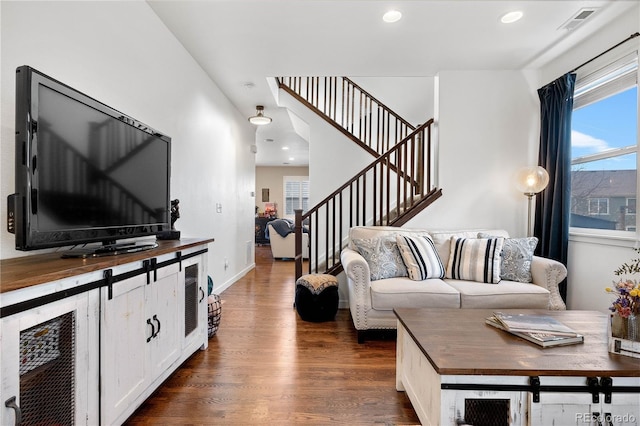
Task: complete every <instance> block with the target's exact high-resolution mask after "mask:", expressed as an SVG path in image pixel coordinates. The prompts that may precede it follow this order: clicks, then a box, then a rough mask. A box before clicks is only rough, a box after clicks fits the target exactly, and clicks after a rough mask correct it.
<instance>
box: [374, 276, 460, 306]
mask: <svg viewBox="0 0 640 426" xmlns="http://www.w3.org/2000/svg"><path fill="white" fill-rule="evenodd" d="M371 307H372V308H373V309H376V310H384V311H391V310H393V308H455V309H457V308H459V307H460V294H459V293H458V291H457V290H455V289H454V288H453V287H451V286H450V285H448V284H446V283H445V282H444V281H443V280H440V279H437V278H434V279H428V280H424V281H412V280H410V279H408V278H388V279H386V280H378V281H372V282H371Z"/></svg>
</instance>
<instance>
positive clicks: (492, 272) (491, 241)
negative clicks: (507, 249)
mask: <svg viewBox="0 0 640 426" xmlns="http://www.w3.org/2000/svg"><path fill="white" fill-rule="evenodd" d="M503 244H504V238H502V237H500V238H456V237H451V253H450V254H449V263H448V265H447V278H453V279H458V280H471V281H478V282H483V283H493V284H495V283H498V282H500V253H501V252H502V246H503Z"/></svg>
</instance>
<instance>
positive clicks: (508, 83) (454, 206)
mask: <svg viewBox="0 0 640 426" xmlns="http://www.w3.org/2000/svg"><path fill="white" fill-rule="evenodd" d="M435 81H436V84H437V87H436V88H435V93H436V96H437V98H436V99H435V103H436V104H435V108H434V111H435V126H436V129H437V135H438V136H437V139H438V141H437V144H438V150H437V152H438V162H439V165H438V167H439V176H438V182H439V183H438V186H439V187H440V188H441V189H442V193H443V195H442V197H441V198H440V199H438V200H436V202H435V203H434V204H432V205H431V206H429V207H428V208H427V209H425V210H424V211H423V212H421V213H420V214H419V215H418V216H416V217H415V218H414V219H412V220H411V221H410V222H409V224H408V225H407V226H411V227H420V228H426V229H462V228H485V227H486V228H501V229H506V230H507V231H508V232H509V234H510V235H512V236H524V235H526V229H527V201H526V197H525V196H524V195H523V194H522V193H520V192H518V191H517V190H516V188H515V185H514V181H513V177H514V175H515V173H516V172H517V170H518V169H519V168H521V167H524V166H529V165H533V164H534V163H535V161H536V160H537V156H534V152H537V151H536V149H537V146H538V134H539V118H538V117H539V112H538V103H537V94H536V92H535V89H532V82H531V76H530V75H528V74H527V73H525V72H522V71H483V70H479V71H478V70H476V71H441V72H440V73H438V76H437V78H436V80H435Z"/></svg>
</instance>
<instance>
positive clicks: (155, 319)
mask: <svg viewBox="0 0 640 426" xmlns="http://www.w3.org/2000/svg"><path fill="white" fill-rule="evenodd" d="M153 320H154V321H155V322H157V323H158V329H157V330H156V334H154V335H153V337H156V336H157V335H158V333H160V325H161V324H160V320H159V319H158V317H157V315H154V316H153Z"/></svg>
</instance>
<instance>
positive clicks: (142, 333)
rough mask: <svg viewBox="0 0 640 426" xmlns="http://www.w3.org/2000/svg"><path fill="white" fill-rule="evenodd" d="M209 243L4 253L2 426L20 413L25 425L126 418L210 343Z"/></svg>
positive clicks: (0, 336) (0, 304)
mask: <svg viewBox="0 0 640 426" xmlns="http://www.w3.org/2000/svg"><path fill="white" fill-rule="evenodd" d="M211 241H213V240H203V239H183V240H180V241H162V242H159V247H158V249H156V250H153V251H150V252H145V253H137V254H131V255H120V256H114V257H107V258H99V259H83V260H70V259H60V258H59V255H57V254H56V253H49V254H44V255H33V256H25V257H23V258H17V259H3V260H2V261H1V262H2V263H1V265H0V273H1V274H2V288H0V292H1V293H2V294H1V297H0V318H1V319H0V344H1V346H2V352H1V358H0V403H1V404H2V405H0V425H2V426H5V425H12V424H15V423H16V417H17V416H21V417H22V421H23V424H76V425H90V426H94V425H99V424H102V425H108V426H111V425H118V424H121V423H123V422H124V421H125V420H126V419H127V418H128V417H129V416H130V415H131V414H132V413H133V412H134V411H135V410H136V408H138V407H139V406H140V405H141V404H142V403H143V402H144V401H145V399H146V398H148V397H149V395H151V393H153V391H154V390H155V389H156V388H157V387H158V386H159V385H160V384H161V383H162V382H163V381H164V380H165V379H166V378H167V377H169V375H170V374H171V373H172V372H174V371H175V370H176V369H177V368H178V367H179V366H180V364H181V363H182V362H184V361H185V360H186V359H187V358H188V357H189V356H191V354H193V352H194V351H196V350H197V349H199V348H201V349H205V348H206V347H207V305H206V302H207V301H206V284H204V283H206V278H205V277H206V273H207V269H206V253H207V246H206V244H207V243H209V242H211ZM73 262H76V263H73ZM203 284H204V285H203ZM52 386H56V387H55V388H52Z"/></svg>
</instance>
